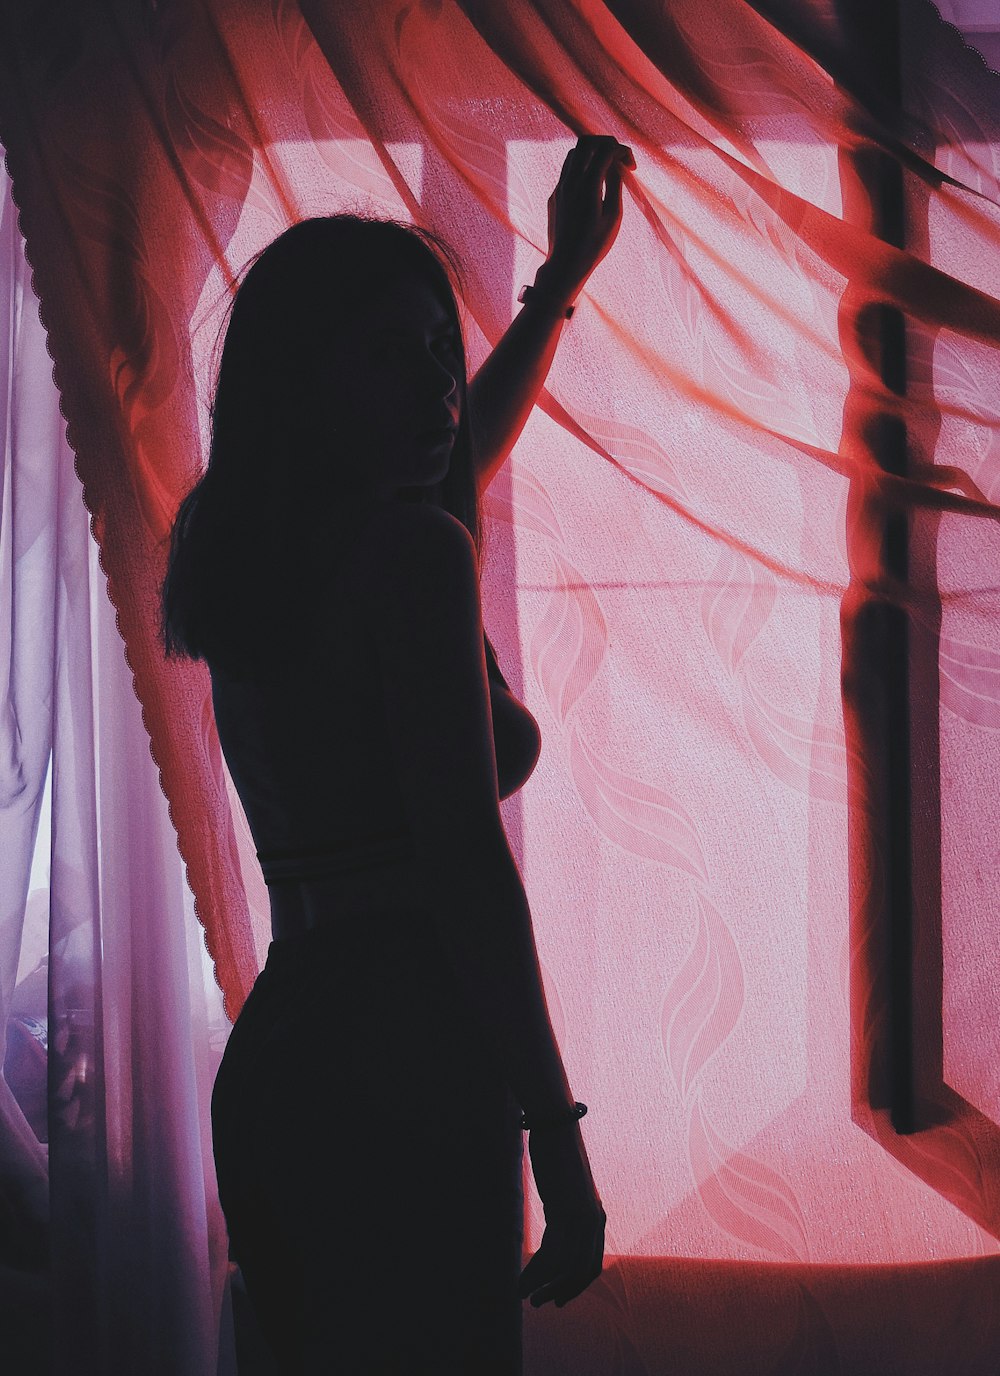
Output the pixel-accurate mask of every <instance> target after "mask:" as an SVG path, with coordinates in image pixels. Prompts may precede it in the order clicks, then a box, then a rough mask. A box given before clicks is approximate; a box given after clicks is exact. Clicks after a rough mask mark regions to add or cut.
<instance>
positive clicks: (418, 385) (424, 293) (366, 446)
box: [329, 277, 463, 498]
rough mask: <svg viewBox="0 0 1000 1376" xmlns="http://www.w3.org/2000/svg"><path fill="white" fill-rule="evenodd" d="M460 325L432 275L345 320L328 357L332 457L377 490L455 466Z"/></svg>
mask: <svg viewBox="0 0 1000 1376" xmlns="http://www.w3.org/2000/svg"><path fill="white" fill-rule="evenodd" d="M455 328H456V327H455V326H454V324H453V323H452V320H451V318H450V316H449V314H448V312H447V310H446V308H445V306H444V303H443V302H442V301H441V300H440V299H439V297H438V295H437V293H436V292H435V290H434V288H433V287H432V286H431V285H430V283H428V282H423V281H420V280H419V279H413V278H402V277H395V278H392V279H390V280H388V281H386V282H385V283H383V284H381V285H380V286H379V288H378V290H377V292H376V293H375V294H374V295H373V296H370V297H368V298H367V299H366V300H364V301H362V302H361V303H360V304H359V305H358V306H357V307H356V308H355V310H354V311H352V313H351V318H350V319H349V320H346V321H344V330H343V333H342V335H341V337H340V339H339V340H338V343H337V345H336V346H335V349H334V351H333V355H332V358H331V362H330V369H331V374H332V375H331V376H330V384H331V386H330V409H329V420H330V427H331V432H332V438H333V441H334V448H335V451H336V457H335V461H336V462H338V463H347V464H349V465H350V466H351V468H352V469H353V471H354V472H355V473H357V475H358V476H359V477H360V478H361V480H362V482H363V483H364V485H365V486H366V487H367V486H368V484H369V482H370V483H371V486H372V490H373V493H374V495H377V496H378V497H380V498H392V497H393V496H394V495H395V494H396V492H397V491H398V489H399V488H401V487H412V486H423V485H433V484H434V483H438V482H440V481H441V479H442V478H444V476H445V475H446V473H447V471H448V464H449V462H450V458H451V451H452V448H453V446H454V442H455V428H456V427H457V425H458V420H459V415H460V412H461V406H462V401H463V397H462V394H461V393H462V365H461V356H460V353H459V349H458V343H459V341H457V340H456V337H455Z"/></svg>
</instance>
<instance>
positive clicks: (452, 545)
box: [351, 502, 476, 590]
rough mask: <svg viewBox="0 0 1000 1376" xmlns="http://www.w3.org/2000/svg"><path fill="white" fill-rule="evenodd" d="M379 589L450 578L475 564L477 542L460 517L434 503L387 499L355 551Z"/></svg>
mask: <svg viewBox="0 0 1000 1376" xmlns="http://www.w3.org/2000/svg"><path fill="white" fill-rule="evenodd" d="M352 556H353V557H352V560H351V562H352V565H353V567H354V570H355V571H356V572H357V573H358V574H360V575H362V576H363V578H364V579H365V581H367V582H368V584H369V585H370V586H372V587H373V588H374V589H376V590H378V589H385V588H386V587H387V586H391V587H397V588H398V586H399V584H400V582H401V581H403V582H406V583H407V584H411V583H412V582H413V581H414V580H416V582H417V583H421V584H424V583H433V582H435V581H442V580H444V581H447V580H449V579H451V578H453V577H454V576H455V575H456V574H460V573H461V571H462V570H463V569H467V570H468V571H470V572H471V571H472V570H473V569H474V567H475V561H476V549H475V543H474V541H473V539H472V536H471V535H470V533H469V531H468V530H467V528H466V527H465V526H464V525H463V524H462V522H461V521H460V520H459V519H458V517H457V516H453V515H452V514H451V512H450V511H446V510H445V509H444V508H443V507H439V506H434V505H432V504H430V503H415V502H391V503H390V502H387V503H384V504H383V505H382V506H381V507H380V508H379V509H378V510H377V511H374V512H372V513H371V514H370V516H369V519H368V520H367V521H366V523H365V527H364V529H363V530H362V531H361V532H360V535H359V538H358V539H357V540H356V541H355V543H354V549H353V551H352Z"/></svg>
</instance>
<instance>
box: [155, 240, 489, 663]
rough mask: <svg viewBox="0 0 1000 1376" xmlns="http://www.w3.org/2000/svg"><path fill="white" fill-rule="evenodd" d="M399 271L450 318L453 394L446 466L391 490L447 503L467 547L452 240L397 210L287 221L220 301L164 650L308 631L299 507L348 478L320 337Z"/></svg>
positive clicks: (235, 649)
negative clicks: (221, 333) (452, 433)
mask: <svg viewBox="0 0 1000 1376" xmlns="http://www.w3.org/2000/svg"><path fill="white" fill-rule="evenodd" d="M400 273H403V274H405V275H408V276H413V277H416V278H418V279H423V280H424V281H427V282H429V283H430V284H431V286H432V287H433V289H434V290H435V291H436V293H437V295H438V297H439V299H440V301H441V303H442V305H443V306H444V307H445V309H446V311H447V312H448V314H449V315H450V316H451V317H452V324H453V326H454V329H455V335H456V339H457V341H458V350H459V358H460V366H459V376H458V383H459V390H460V401H461V412H460V417H459V428H458V432H457V434H456V437H455V442H454V444H453V446H452V450H451V461H450V464H449V468H448V472H447V474H446V476H445V477H444V478H443V479H442V480H441V481H440V482H439V483H437V484H435V485H433V486H422V487H415V488H405V489H403V495H404V496H405V498H406V499H407V500H410V501H416V502H421V501H429V502H434V503H436V504H437V505H439V506H442V507H444V508H445V510H447V511H449V512H451V514H452V515H453V516H455V517H457V518H458V520H460V521H461V522H462V523H463V525H465V527H466V529H467V530H468V531H469V533H470V535H471V536H472V539H473V541H474V542H475V546H476V550H477V552H479V553H480V555H481V553H482V547H483V545H482V541H483V524H482V508H481V504H480V499H479V496H478V491H477V483H476V477H475V469H474V465H473V457H474V456H473V450H472V443H473V441H472V432H471V428H470V425H469V415H468V405H467V380H468V378H467V368H466V358H465V349H464V341H463V338H462V328H461V319H460V316H459V312H458V308H457V305H456V297H455V292H456V290H457V291H459V292H460V293H461V294H462V295H463V296H464V289H463V281H462V272H461V267H460V265H459V263H458V261H457V258H456V256H455V254H454V252H453V250H452V249H451V248H449V246H448V245H447V244H446V243H445V242H444V241H443V240H441V239H440V238H439V237H438V236H437V235H436V234H433V233H432V232H431V231H429V230H426V229H423V228H420V227H418V226H414V225H409V224H406V223H404V222H401V221H398V220H390V219H376V218H366V217H363V216H359V215H353V214H338V215H328V216H319V217H316V218H314V219H309V220H303V221H301V222H300V223H299V224H296V225H293V226H292V227H291V228H290V229H287V230H286V231H285V232H284V233H283V234H281V235H280V236H279V237H278V238H277V239H275V240H274V241H273V242H272V243H271V244H269V245H268V246H267V247H266V248H265V249H263V250H262V251H261V252H260V253H259V254H257V255H256V257H255V258H253V259H252V260H251V262H250V265H249V267H248V270H247V271H246V274H245V276H244V279H243V281H242V283H241V284H240V287H239V289H238V291H237V292H236V295H235V297H234V299H233V301H232V303H231V306H230V314H229V321H228V326H227V328H226V335H225V343H224V345H223V349H222V356H221V359H220V362H219V369H218V377H217V381H216V385H215V392H214V396H213V400H212V404H211V407H210V416H211V443H210V446H209V459H208V467H207V469H206V471H205V473H204V474H203V475H202V476H201V477H200V478H199V479H198V481H197V482H196V483H195V485H194V487H193V488H192V489H191V490H190V491H189V492H188V494H187V495H186V496H185V497H184V499H183V501H182V502H181V504H180V506H179V508H178V511H177V515H176V517H175V519H174V522H173V525H172V527H171V531H170V548H169V554H168V558H167V572H166V577H165V578H164V580H163V583H162V587H161V605H160V618H161V620H160V635H161V639H162V642H163V646H164V651H165V653H166V655H167V657H168V658H169V657H186V658H190V659H206V658H215V659H217V660H218V661H219V662H220V663H224V662H226V661H227V660H229V661H231V662H242V661H243V660H244V659H245V658H246V655H247V653H248V652H251V651H252V650H254V649H255V648H264V649H277V648H278V642H281V644H282V645H283V646H287V645H288V644H290V643H292V642H294V640H295V639H297V638H298V637H300V636H305V635H307V634H308V631H307V626H308V614H309V600H310V594H311V593H321V592H322V589H321V588H318V587H316V586H315V585H316V582H317V579H316V576H315V574H314V573H313V572H311V568H312V567H314V566H311V565H310V563H309V560H308V558H307V557H306V552H307V551H308V548H309V546H310V536H311V537H312V541H311V542H312V544H315V542H316V529H317V528H316V525H315V517H316V514H317V513H316V511H315V507H316V505H317V503H319V504H323V503H326V504H328V505H329V504H332V505H334V506H335V504H336V499H337V494H338V492H339V493H341V494H343V495H347V494H348V493H352V492H354V491H356V490H358V483H359V482H360V481H362V478H361V477H360V476H359V474H358V472H357V468H356V464H357V459H356V456H350V455H348V456H345V461H344V463H343V465H342V467H341V468H337V461H338V457H339V456H338V455H337V454H336V452H335V444H334V441H333V438H332V437H333V436H334V435H335V434H336V417H335V415H334V416H331V414H330V409H329V405H328V404H327V403H326V397H325V386H326V383H325V378H324V370H326V373H327V375H328V371H329V364H328V362H326V360H327V359H328V356H329V343H330V339H331V336H332V335H334V334H335V333H336V331H337V329H338V328H343V326H342V324H341V322H342V321H343V320H345V319H346V318H347V314H346V313H347V312H348V311H349V310H350V309H351V308H352V307H354V306H356V305H357V304H359V303H363V302H364V300H366V299H367V298H368V297H370V296H371V295H372V293H373V292H374V291H375V290H377V288H378V286H379V284H380V283H381V282H384V281H385V280H386V279H387V278H390V277H394V276H398V275H399V274H400ZM352 459H353V466H352ZM331 474H332V476H331ZM332 514H333V513H332V512H331V515H332ZM310 521H312V522H313V525H312V527H311V528H310Z"/></svg>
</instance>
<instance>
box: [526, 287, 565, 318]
mask: <svg viewBox="0 0 1000 1376" xmlns="http://www.w3.org/2000/svg"><path fill="white" fill-rule="evenodd" d="M517 299H518V301H537V302H538V303H539V304H540V305H545V306H548V307H550V309H553V310H555V311H557V312H558V313H559V314H560V315H564V316H565V317H566V319H567V320H568V319H569V318H570V316H571V315H572V314H573V312H574V311H575V310H576V307H575V306H564V305H563V303H562V302H561V301H557V300H556V298H555V297H554V296H549V294H548V292H544V291H540V290H539V288H538V287H531V286H523V287H522V288H521V290H520V291H519V292H518V293H517Z"/></svg>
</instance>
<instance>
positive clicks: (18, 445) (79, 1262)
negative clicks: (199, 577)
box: [0, 174, 235, 1376]
mask: <svg viewBox="0 0 1000 1376" xmlns="http://www.w3.org/2000/svg"><path fill="white" fill-rule="evenodd" d="M0 180H2V185H0V235H2V254H3V260H2V271H0V293H2V297H0V310H2V311H3V315H2V317H0V318H2V319H3V320H4V322H5V324H8V326H9V328H8V329H7V330H6V331H5V332H4V340H5V343H6V345H7V350H6V357H5V358H4V359H3V363H4V364H5V365H6V366H5V367H4V371H3V374H2V375H3V377H4V379H5V383H6V386H5V389H4V394H3V395H4V404H3V407H2V419H3V421H4V430H5V445H4V469H3V475H4V483H3V506H2V511H0V600H2V607H3V615H2V619H0V624H2V625H3V627H4V632H5V634H4V637H3V641H2V644H3V657H4V663H5V669H6V675H5V681H6V684H7V694H6V713H5V719H4V749H3V768H2V773H0V781H2V788H3V794H2V804H0V822H2V838H3V844H2V848H0V849H2V856H3V865H2V877H3V886H2V889H0V896H2V902H3V920H2V923H0V961H2V981H0V1028H4V1029H6V1033H7V1036H6V1047H7V1056H6V1058H5V1059H6V1066H5V1078H0V1313H2V1314H3V1323H2V1337H0V1362H2V1363H3V1364H4V1368H5V1369H6V1370H11V1371H14V1370H17V1371H39V1372H48V1371H50V1370H51V1371H53V1372H58V1373H60V1374H61V1373H64V1372H65V1373H70V1372H73V1373H90V1372H94V1373H102V1376H104V1373H112V1372H122V1373H126V1372H127V1373H131V1372H135V1371H170V1372H177V1373H182V1372H183V1373H191V1376H216V1373H218V1374H219V1376H223V1373H226V1376H234V1372H235V1368H234V1366H233V1335H232V1325H231V1320H228V1310H227V1320H228V1326H227V1325H226V1324H224V1323H223V1320H222V1313H223V1306H224V1304H225V1305H228V1292H227V1290H226V1287H227V1282H228V1270H227V1256H226V1234H225V1224H224V1220H223V1218H222V1214H221V1210H220V1207H219V1202H218V1193H217V1188H216V1183H215V1168H214V1162H213V1159H212V1150H211V1132H210V1124H209V1095H210V1092H211V1085H212V1080H213V1078H214V1074H215V1069H216V1067H217V1065H218V1061H219V1057H220V1055H221V1050H222V1045H221V1038H220V1033H222V1032H223V1029H224V1018H223V1014H222V1007H221V999H220V998H219V996H218V990H217V988H216V987H215V985H214V983H213V981H212V980H211V978H209V979H208V980H207V982H206V978H205V969H204V968H203V964H204V963H203V961H202V958H201V948H202V945H203V942H202V937H201V932H200V928H199V927H198V925H197V922H196V920H195V917H194V911H193V904H192V903H191V895H190V892H189V891H188V890H187V889H186V886H185V883H184V874H183V867H182V865H181V863H180V857H179V855H178V853H177V845H176V836H175V833H174V830H173V827H172V826H171V824H170V818H169V815H168V808H167V800H166V798H165V797H164V795H163V791H162V789H161V787H160V782H159V775H158V771H157V769H156V766H155V763H154V761H153V759H152V757H151V755H150V753H149V737H148V735H147V734H146V731H145V728H144V726H143V722H142V710H141V705H140V703H139V701H138V699H137V698H136V695H135V692H134V688H133V681H132V674H131V672H130V670H129V667H128V664H127V663H126V660H125V657H124V654H123V650H124V649H125V647H124V646H123V644H122V638H121V635H120V633H119V629H118V626H117V625H116V622H115V613H114V608H113V607H112V605H111V603H110V602H109V600H108V596H107V591H106V586H105V576H104V574H103V572H102V570H101V568H100V566H99V562H98V549H97V545H96V543H95V542H94V540H93V538H92V534H91V530H90V522H89V517H88V513H87V511H86V508H85V507H84V505H83V503H82V501H81V488H80V482H79V478H78V477H77V474H76V473H75V472H74V458H73V453H72V450H71V449H70V448H69V446H68V445H67V443H66V437H65V423H64V421H63V418H62V416H61V415H60V413H59V394H58V392H57V391H56V388H55V386H54V384H53V381H52V358H51V356H50V355H49V353H48V351H47V349H46V340H45V331H44V329H43V327H42V324H41V322H40V320H39V317H38V303H37V301H36V299H35V296H34V293H33V290H32V286H31V282H30V274H29V271H28V265H27V263H26V262H25V259H24V255H23V250H22V244H21V239H20V235H19V233H18V229H17V224H16V220H15V214H14V205H13V202H12V200H11V198H10V183H9V181H8V180H7V177H6V174H3V175H2V179H0ZM50 752H51V815H50V817H49V816H43V811H44V812H46V813H47V812H48V811H49V809H48V808H44V809H43V785H44V784H45V778H46V772H47V769H48V768H49V761H50ZM47 837H50V855H49V866H48V869H49V876H48V884H47V886H46V887H45V888H35V889H34V890H33V891H32V899H33V900H35V899H40V900H41V902H40V903H39V902H32V903H26V900H27V898H28V888H29V877H30V874H31V871H32V857H33V853H34V852H35V849H36V844H37V843H38V841H39V838H41V839H42V840H43V841H44V840H45V839H46V838H47ZM46 890H47V891H46ZM40 952H41V953H43V954H41V955H40ZM45 953H47V954H45ZM28 1029H33V1030H34V1032H35V1034H36V1036H37V1038H38V1039H40V1041H41V1044H42V1045H46V1046H47V1058H46V1057H44V1056H43V1057H41V1058H37V1057H36V1058H34V1059H32V1058H30V1057H29V1056H28V1055H27V1054H26V1051H25V1046H26V1045H28V1046H31V1047H33V1048H35V1049H37V1043H36V1041H35V1040H34V1039H32V1038H31V1037H30V1034H29V1032H28ZM213 1041H214V1047H213ZM3 1044H4V1043H3V1042H0V1047H2V1046H3ZM46 1059H47V1067H46ZM14 1090H16V1091H17V1093H16V1096H15V1093H14ZM22 1106H23V1107H22ZM24 1108H27V1109H28V1111H29V1112H30V1114H31V1118H30V1125H29V1121H28V1119H27V1118H26V1115H25V1111H24ZM220 1330H221V1333H222V1338H223V1343H222V1347H221V1351H220Z"/></svg>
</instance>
